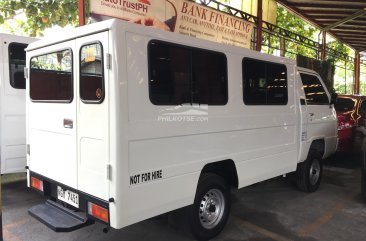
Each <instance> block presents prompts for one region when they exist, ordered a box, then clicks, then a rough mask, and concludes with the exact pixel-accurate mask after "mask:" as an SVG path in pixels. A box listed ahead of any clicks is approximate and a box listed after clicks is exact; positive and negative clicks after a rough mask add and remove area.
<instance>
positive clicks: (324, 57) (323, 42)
mask: <svg viewBox="0 0 366 241" xmlns="http://www.w3.org/2000/svg"><path fill="white" fill-rule="evenodd" d="M322 35H323V36H322V51H321V56H320V59H321V60H322V61H325V59H326V57H327V56H326V54H327V51H326V47H327V32H326V31H324V32H322Z"/></svg>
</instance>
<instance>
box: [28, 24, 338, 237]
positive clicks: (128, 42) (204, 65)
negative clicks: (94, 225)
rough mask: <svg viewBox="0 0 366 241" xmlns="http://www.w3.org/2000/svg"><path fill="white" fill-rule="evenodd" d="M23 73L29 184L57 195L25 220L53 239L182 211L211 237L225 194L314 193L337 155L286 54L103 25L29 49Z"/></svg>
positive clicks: (312, 76) (317, 84) (310, 83)
mask: <svg viewBox="0 0 366 241" xmlns="http://www.w3.org/2000/svg"><path fill="white" fill-rule="evenodd" d="M27 72H28V73H29V74H28V83H29V84H28V85H27V136H28V137H27V144H28V145H29V148H28V159H27V160H28V185H29V186H30V187H32V188H35V189H37V190H39V191H41V192H43V194H44V195H46V196H49V197H50V198H51V200H49V201H47V202H46V203H45V204H39V205H37V206H34V207H32V208H31V209H30V210H29V212H30V214H31V215H32V216H34V217H36V218H38V219H39V220H41V221H42V222H43V223H45V224H47V225H48V226H49V227H51V228H52V229H54V230H56V231H70V230H73V229H76V228H79V227H82V226H83V225H86V224H88V223H89V222H88V220H90V219H92V220H98V221H101V222H104V223H105V224H106V225H107V226H108V227H112V228H115V229H119V228H123V227H126V226H128V225H131V224H133V223H136V222H139V221H141V220H145V219H147V218H150V217H153V216H156V215H159V214H162V213H166V212H169V211H172V210H175V209H178V208H181V207H185V206H188V208H187V210H188V211H187V215H189V216H190V222H189V225H190V227H191V229H192V232H193V234H194V236H195V237H196V238H197V239H200V240H205V239H208V238H211V237H213V236H215V235H217V234H218V233H219V232H220V231H221V230H222V228H223V227H224V225H225V223H226V220H227V218H228V215H229V210H230V188H242V187H245V186H248V185H251V184H253V183H256V182H260V181H263V180H266V179H269V178H273V177H276V176H279V175H283V174H286V173H291V172H295V171H296V173H297V185H298V187H299V189H301V190H303V191H306V192H312V191H315V190H316V189H317V188H318V186H319V183H320V179H321V175H322V162H321V160H322V158H325V157H327V156H329V155H330V154H332V153H333V152H334V151H335V150H336V143H337V123H336V115H335V111H334V108H333V106H332V104H330V103H331V101H330V95H329V93H328V91H327V90H326V88H324V84H323V82H322V80H321V79H320V77H319V76H318V75H317V74H316V73H315V72H314V71H311V70H307V69H302V68H297V67H296V66H295V63H294V62H293V61H292V60H289V59H286V58H279V57H275V56H269V55H265V54H261V53H258V52H255V51H251V50H247V49H243V48H238V47H232V46H227V45H222V44H217V43H214V42H209V41H205V40H199V39H196V38H191V37H187V36H182V35H179V34H175V33H171V32H164V31H161V30H157V29H154V28H149V27H145V26H139V25H137V24H131V23H128V22H124V21H121V20H108V21H104V22H99V23H95V24H91V25H88V26H83V27H80V28H78V29H77V30H75V32H73V33H70V34H69V35H67V36H66V35H65V36H62V37H59V36H57V38H55V39H53V40H41V41H39V42H36V43H34V44H31V45H30V46H29V47H28V48H27ZM28 87H29V88H28ZM75 209H76V210H81V211H82V212H84V213H85V216H84V217H83V216H81V217H79V219H76V218H75V216H77V215H76V213H75V212H74V211H72V210H75ZM79 213H80V212H79Z"/></svg>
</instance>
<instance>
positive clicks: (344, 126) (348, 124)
mask: <svg viewBox="0 0 366 241" xmlns="http://www.w3.org/2000/svg"><path fill="white" fill-rule="evenodd" d="M354 126H355V123H354V121H351V120H349V121H340V122H339V123H338V130H343V129H349V128H352V127H354Z"/></svg>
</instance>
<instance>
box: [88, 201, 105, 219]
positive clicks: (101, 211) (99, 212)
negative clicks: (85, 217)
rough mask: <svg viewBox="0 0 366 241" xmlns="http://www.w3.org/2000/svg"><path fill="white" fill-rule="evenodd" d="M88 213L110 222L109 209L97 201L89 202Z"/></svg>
mask: <svg viewBox="0 0 366 241" xmlns="http://www.w3.org/2000/svg"><path fill="white" fill-rule="evenodd" d="M88 214H89V215H91V216H93V217H95V218H97V219H99V220H101V221H103V222H105V223H109V213H108V209H106V208H104V207H101V206H99V205H97V204H95V203H91V202H88Z"/></svg>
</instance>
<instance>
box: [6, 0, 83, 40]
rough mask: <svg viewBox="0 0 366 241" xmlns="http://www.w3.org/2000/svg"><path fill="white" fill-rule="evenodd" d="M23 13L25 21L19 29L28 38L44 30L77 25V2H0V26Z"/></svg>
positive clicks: (74, 0)
mask: <svg viewBox="0 0 366 241" xmlns="http://www.w3.org/2000/svg"><path fill="white" fill-rule="evenodd" d="M21 12H24V13H25V15H26V17H27V20H26V21H18V22H19V23H18V24H19V27H20V28H22V29H23V30H24V32H26V33H27V34H28V35H30V36H39V35H42V31H43V30H44V29H45V28H49V27H52V26H54V25H59V26H61V27H64V26H66V25H67V24H71V25H77V23H78V0H1V1H0V24H3V23H4V22H6V21H7V20H9V19H11V18H13V17H14V16H15V15H16V14H18V13H21Z"/></svg>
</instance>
